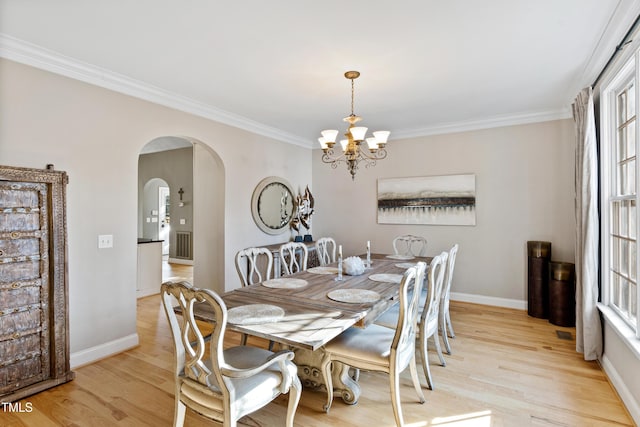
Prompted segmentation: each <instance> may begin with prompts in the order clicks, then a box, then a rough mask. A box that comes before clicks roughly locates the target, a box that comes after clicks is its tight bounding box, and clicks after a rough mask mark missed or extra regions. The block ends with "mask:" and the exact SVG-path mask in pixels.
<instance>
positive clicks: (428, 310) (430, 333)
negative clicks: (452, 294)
mask: <svg viewBox="0 0 640 427" xmlns="http://www.w3.org/2000/svg"><path fill="white" fill-rule="evenodd" d="M447 257H448V254H447V252H442V253H441V254H440V255H437V256H435V257H434V258H433V260H431V263H430V264H429V269H428V271H427V278H426V285H425V287H424V288H423V289H422V291H421V292H420V295H419V297H418V300H419V303H420V309H419V319H418V331H419V332H418V346H417V348H416V351H417V352H418V354H420V359H421V361H422V368H423V371H424V375H425V377H426V379H427V385H428V387H429V388H430V389H431V390H433V380H432V377H431V370H430V369H429V355H428V352H427V340H428V339H429V338H431V337H433V340H434V342H435V347H436V351H437V352H438V357H439V358H440V364H441V365H442V366H445V365H446V363H445V360H444V357H443V355H442V349H441V347H440V340H439V338H438V334H437V332H438V313H439V306H440V298H441V297H440V295H441V294H442V286H443V282H444V272H445V268H446V265H445V263H446V260H447ZM399 311H400V310H399V307H398V305H394V306H393V307H391V308H390V309H389V310H387V311H386V312H384V313H383V314H382V315H381V316H379V317H378V318H377V319H376V321H375V324H376V325H379V326H383V327H386V328H388V329H393V328H395V327H396V324H397V319H398V317H399Z"/></svg>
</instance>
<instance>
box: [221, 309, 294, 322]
mask: <svg viewBox="0 0 640 427" xmlns="http://www.w3.org/2000/svg"><path fill="white" fill-rule="evenodd" d="M282 317H284V310H283V309H282V308H280V307H278V306H277V305H271V304H249V305H241V306H238V307H233V308H230V309H229V310H227V322H229V323H233V324H234V325H254V324H256V323H273V322H277V321H278V320H280V319H281V318H282Z"/></svg>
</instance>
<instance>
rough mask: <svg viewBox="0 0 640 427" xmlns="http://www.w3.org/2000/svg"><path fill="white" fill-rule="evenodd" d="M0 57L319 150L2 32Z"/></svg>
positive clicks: (412, 132) (516, 119)
mask: <svg viewBox="0 0 640 427" xmlns="http://www.w3.org/2000/svg"><path fill="white" fill-rule="evenodd" d="M0 57H3V58H7V59H10V60H12V61H16V62H19V63H22V64H26V65H30V66H32V67H36V68H40V69H43V70H46V71H50V72H52V73H56V74H60V75H62V76H65V77H69V78H72V79H75V80H79V81H82V82H85V83H89V84H92V85H95V86H99V87H103V88H106V89H110V90H113V91H116V92H119V93H123V94H125V95H130V96H133V97H136V98H139V99H143V100H145V101H149V102H153V103H155V104H159V105H163V106H165V107H169V108H173V109H176V110H179V111H183V112H186V113H189V114H193V115H195V116H198V117H203V118H206V119H210V120H214V121H217V122H220V123H224V124H226V125H229V126H233V127H236V128H240V129H244V130H246V131H249V132H253V133H256V134H258V135H263V136H266V137H268V138H273V139H276V140H278V141H282V142H286V143H289V144H293V145H297V146H300V147H304V148H311V149H314V148H317V149H319V147H318V146H317V145H318V144H317V143H316V141H315V140H310V139H307V138H302V137H298V136H296V135H292V134H290V133H288V132H284V131H281V130H279V129H276V128H273V127H270V126H266V125H263V124H261V123H258V122H256V121H253V120H250V119H247V118H245V117H242V116H239V115H237V114H234V113H231V112H228V111H224V110H221V109H218V108H215V107H212V106H210V105H206V104H204V103H202V102H199V101H195V100H193V99H190V98H186V97H184V96H181V95H178V94H175V93H172V92H169V91H166V90H164V89H161V88H159V87H156V86H151V85H148V84H146V83H144V82H141V81H138V80H135V79H132V78H129V77H127V76H124V75H122V74H117V73H114V72H112V71H109V70H107V69H104V68H100V67H97V66H95V65H91V64H88V63H85V62H81V61H78V60H76V59H74V58H71V57H68V56H64V55H61V54H59V53H57V52H54V51H51V50H49V49H45V48H43V47H40V46H37V45H34V44H32V43H28V42H25V41H23V40H20V39H17V38H14V37H11V36H8V35H6V34H3V33H0ZM570 117H571V111H570V109H569V108H568V107H567V108H563V109H560V110H549V111H529V112H521V113H517V114H506V115H501V116H493V117H485V118H481V119H476V120H468V121H462V122H449V123H439V124H435V125H432V126H427V127H424V128H416V129H407V130H398V131H394V139H405V138H415V137H421V136H429V135H439V134H446V133H454V132H466V131H472V130H479V129H490V128H495V127H503V126H514V125H521V124H527V123H538V122H545V121H551V120H561V119H567V118H570Z"/></svg>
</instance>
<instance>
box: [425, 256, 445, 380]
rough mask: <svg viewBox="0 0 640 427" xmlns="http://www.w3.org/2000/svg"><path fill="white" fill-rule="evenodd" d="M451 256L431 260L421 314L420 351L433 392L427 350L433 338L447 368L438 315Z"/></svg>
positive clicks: (442, 362)
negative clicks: (448, 261)
mask: <svg viewBox="0 0 640 427" xmlns="http://www.w3.org/2000/svg"><path fill="white" fill-rule="evenodd" d="M448 256H449V254H448V253H447V252H442V253H441V254H440V255H437V256H435V257H434V258H433V260H431V263H430V264H429V272H428V275H427V277H428V279H427V298H426V300H425V303H424V308H423V309H422V314H420V327H419V330H420V332H419V334H418V351H419V352H420V356H421V359H422V369H423V370H424V375H425V376H426V377H427V385H428V386H429V389H431V390H433V379H432V378H431V370H430V369H429V353H428V349H427V341H428V339H429V338H431V337H433V342H434V345H435V347H436V352H437V353H438V358H439V359H440V364H441V365H442V366H446V362H445V360H444V356H443V355H442V348H441V347H440V338H438V320H439V316H438V313H439V311H440V297H441V296H442V285H443V282H444V273H445V270H446V264H445V263H446V262H447V258H448Z"/></svg>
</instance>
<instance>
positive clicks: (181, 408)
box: [173, 390, 187, 427]
mask: <svg viewBox="0 0 640 427" xmlns="http://www.w3.org/2000/svg"><path fill="white" fill-rule="evenodd" d="M176 392H179V391H177V390H176ZM186 412H187V406H186V405H185V404H184V403H182V402H181V401H180V399H179V398H178V396H177V395H176V407H175V413H174V415H173V427H182V426H183V425H184V416H185V415H186Z"/></svg>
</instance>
